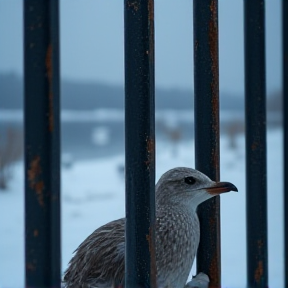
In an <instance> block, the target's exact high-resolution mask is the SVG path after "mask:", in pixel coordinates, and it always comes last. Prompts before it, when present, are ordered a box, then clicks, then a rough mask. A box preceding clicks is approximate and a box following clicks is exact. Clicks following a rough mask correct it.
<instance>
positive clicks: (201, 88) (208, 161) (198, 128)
mask: <svg viewBox="0 0 288 288" xmlns="http://www.w3.org/2000/svg"><path fill="white" fill-rule="evenodd" d="M193 4H194V8H193V10H194V16H193V17H194V97H195V100H194V101H195V105H194V106H195V162H196V165H195V166H196V169H198V170H200V171H202V172H203V173H205V174H206V175H208V176H209V177H210V178H211V179H213V180H216V181H219V177H220V176H219V174H220V171H219V159H220V158H219V59H218V1H217V0H194V1H193ZM198 216H199V220H200V233H201V236H200V239H201V241H200V245H199V248H198V253H197V272H204V273H206V274H208V276H209V278H210V287H220V286H221V254H220V198H219V196H217V197H214V198H213V199H210V200H209V201H206V202H205V203H203V204H201V205H200V206H199V208H198Z"/></svg>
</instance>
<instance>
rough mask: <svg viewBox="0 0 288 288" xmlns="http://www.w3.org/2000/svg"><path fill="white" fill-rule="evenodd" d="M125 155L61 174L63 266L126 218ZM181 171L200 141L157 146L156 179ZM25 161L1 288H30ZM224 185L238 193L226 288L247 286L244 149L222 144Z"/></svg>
mask: <svg viewBox="0 0 288 288" xmlns="http://www.w3.org/2000/svg"><path fill="white" fill-rule="evenodd" d="M267 142H268V212H269V215H268V219H269V220H268V225H269V226H268V227H269V231H268V232H269V287H272V288H274V287H275V288H281V287H283V286H284V284H283V261H284V258H283V257H284V256H283V201H282V198H283V192H282V187H283V176H282V158H283V156H282V134H281V131H280V130H273V131H272V130H270V131H269V132H268V139H267ZM123 164H124V156H123V155H119V156H117V157H111V158H102V159H99V160H97V159H94V160H90V161H81V162H80V161H79V162H75V163H73V165H72V167H70V168H63V170H62V259H63V261H62V269H63V271H64V270H65V268H66V267H67V263H68V261H69V259H70V258H71V256H72V253H73V251H74V250H75V248H76V247H77V246H78V245H79V244H80V243H81V242H82V241H83V240H84V239H85V238H86V237H87V236H88V235H89V234H90V233H91V232H93V231H94V230H95V229H96V228H97V227H99V226H100V225H102V224H104V223H106V222H108V221H110V220H113V219H116V218H120V217H123V215H124V209H125V207H124V175H123V170H122V169H121V168H123ZM176 166H190V167H193V166H194V144H193V142H182V143H179V144H178V146H177V147H172V146H171V145H170V144H169V143H157V157H156V171H157V175H156V178H157V179H158V178H159V177H160V175H161V174H162V173H164V172H165V171H167V170H168V169H170V168H173V167H176ZM23 173H24V172H23V166H22V163H21V164H18V165H17V166H16V168H15V175H14V178H13V181H12V182H11V184H10V189H9V191H7V192H4V191H1V193H0V219H1V220H0V235H1V238H0V267H1V268H0V287H1V288H4V287H5V288H8V287H11V288H12V287H13V288H16V287H17V288H22V287H24V209H23V208H24V202H23V200H24V185H23V176H24V175H23ZM221 180H223V181H230V182H232V183H234V184H235V185H236V186H237V187H238V189H239V193H228V194H225V195H223V196H221V226H222V234H221V239H222V283H223V285H222V287H228V288H232V287H235V288H236V287H239V288H240V287H245V286H246V244H245V242H246V234H245V221H246V220H245V195H246V193H245V151H244V138H243V135H242V136H239V137H238V139H237V147H236V148H234V149H231V148H229V144H228V139H227V138H225V137H223V138H222V139H221Z"/></svg>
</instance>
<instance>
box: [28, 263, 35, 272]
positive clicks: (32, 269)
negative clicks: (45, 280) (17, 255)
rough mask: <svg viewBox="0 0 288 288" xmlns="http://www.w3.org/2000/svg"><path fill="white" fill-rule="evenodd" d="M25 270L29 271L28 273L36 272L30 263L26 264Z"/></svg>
mask: <svg viewBox="0 0 288 288" xmlns="http://www.w3.org/2000/svg"><path fill="white" fill-rule="evenodd" d="M26 269H27V270H29V271H35V270H36V267H35V265H34V264H32V263H27V264H26Z"/></svg>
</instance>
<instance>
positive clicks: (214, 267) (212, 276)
mask: <svg viewBox="0 0 288 288" xmlns="http://www.w3.org/2000/svg"><path fill="white" fill-rule="evenodd" d="M217 259H218V257H217V255H216V253H215V254H214V256H213V258H212V260H211V263H210V266H209V275H208V276H209V280H210V283H209V287H220V279H219V277H218V276H219V273H218V271H219V263H218V261H217Z"/></svg>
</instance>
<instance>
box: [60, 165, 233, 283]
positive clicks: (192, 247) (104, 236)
mask: <svg viewBox="0 0 288 288" xmlns="http://www.w3.org/2000/svg"><path fill="white" fill-rule="evenodd" d="M229 191H236V192H237V191H238V190H237V188H236V187H235V186H234V185H233V184H232V183H230V182H214V181H212V180H211V179H210V178H209V177H207V176H206V175H205V174H203V173H201V172H200V171H197V170H195V169H192V168H186V167H178V168H174V169H171V170H169V171H167V172H166V173H164V174H163V175H162V176H161V178H160V179H159V181H158V183H157V184H156V189H155V200H156V225H155V228H156V231H155V245H156V268H157V287H158V288H172V287H173V288H184V287H194V284H193V283H196V285H198V284H199V283H204V284H205V283H206V284H207V283H209V278H208V276H207V275H206V274H204V273H199V274H198V275H199V276H198V275H197V276H198V278H197V276H196V278H194V279H193V280H192V281H190V282H188V283H187V284H186V282H187V278H188V276H189V273H190V271H191V268H192V265H193V261H194V258H195V255H196V252H197V249H198V245H199V240H200V229H199V220H198V216H197V213H196V210H197V207H198V205H199V204H200V203H202V202H204V201H206V200H207V199H210V198H212V197H214V196H216V195H219V194H221V193H224V192H229ZM74 253H75V254H74V256H73V257H72V259H71V260H70V262H69V266H68V269H67V270H66V271H65V273H64V280H63V282H64V287H66V288H72V287H77V288H92V287H93V288H108V287H109V288H110V287H113V288H116V287H124V280H125V218H121V219H118V220H115V221H112V222H109V223H107V224H105V225H103V226H101V227H100V228H98V229H96V230H95V231H94V232H93V233H92V234H91V235H90V236H88V237H87V238H86V239H85V240H84V241H83V242H82V244H80V246H79V247H78V248H77V249H76V251H75V252H74ZM197 283H198V284H197ZM185 284H186V286H185ZM206 284H205V285H206ZM205 285H204V286H203V287H205ZM207 285H208V284H207Z"/></svg>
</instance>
